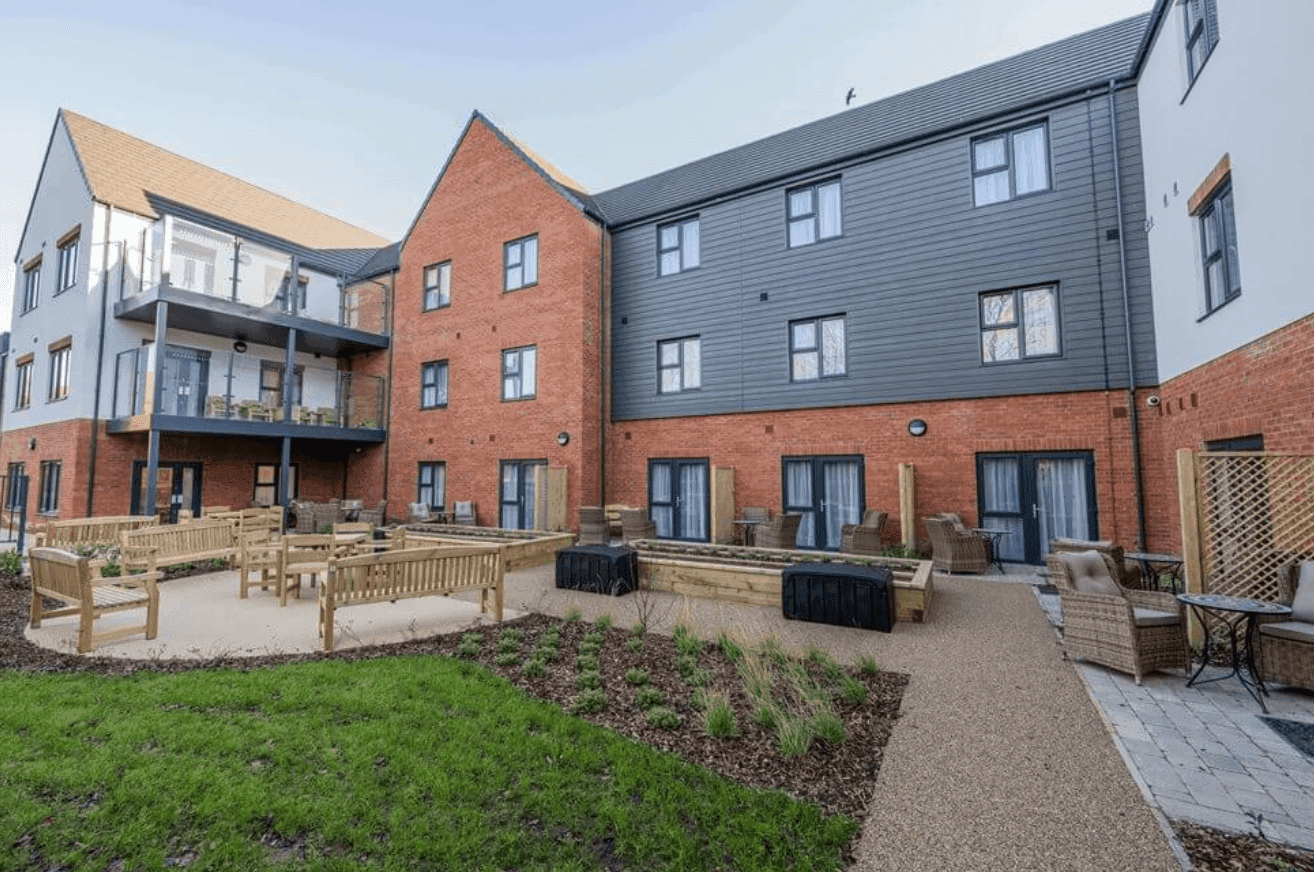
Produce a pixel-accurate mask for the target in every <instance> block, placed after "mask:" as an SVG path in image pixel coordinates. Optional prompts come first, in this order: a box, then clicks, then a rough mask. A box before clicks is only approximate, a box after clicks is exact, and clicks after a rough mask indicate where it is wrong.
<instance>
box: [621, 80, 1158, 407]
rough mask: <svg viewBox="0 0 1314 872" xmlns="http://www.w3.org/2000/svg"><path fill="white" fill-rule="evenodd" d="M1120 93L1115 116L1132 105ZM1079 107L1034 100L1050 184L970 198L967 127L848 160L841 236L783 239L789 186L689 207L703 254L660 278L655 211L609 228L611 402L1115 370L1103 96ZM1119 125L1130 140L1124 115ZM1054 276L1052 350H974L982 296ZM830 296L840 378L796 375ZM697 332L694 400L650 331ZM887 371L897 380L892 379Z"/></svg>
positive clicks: (1029, 380) (1135, 282)
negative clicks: (838, 326) (843, 334)
mask: <svg viewBox="0 0 1314 872" xmlns="http://www.w3.org/2000/svg"><path fill="white" fill-rule="evenodd" d="M1119 108H1120V110H1121V111H1120V113H1119V114H1120V121H1121V116H1123V115H1126V114H1127V113H1128V111H1129V109H1128V107H1126V106H1123V105H1120V107H1119ZM1130 111H1133V112H1134V109H1133V110H1130ZM1086 116H1087V113H1086V108H1085V106H1084V105H1077V106H1073V107H1066V108H1064V109H1061V110H1056V111H1054V112H1052V113H1049V114H1048V115H1046V117H1047V118H1048V119H1049V123H1050V133H1051V142H1052V165H1053V167H1054V173H1053V179H1054V188H1053V190H1052V191H1050V192H1047V193H1044V194H1041V195H1038V196H1034V197H1029V198H1024V199H1019V200H1015V201H1010V202H1007V203H1001V204H994V205H991V206H987V207H981V208H975V207H973V206H972V204H971V200H970V198H971V177H970V137H966V136H965V137H960V138H957V139H954V140H947V141H945V142H941V143H936V144H934V145H931V146H928V147H926V148H925V149H921V150H917V151H912V152H906V153H903V154H900V155H896V156H893V157H890V158H887V159H883V160H878V161H874V162H871V163H869V164H864V165H861V166H857V167H851V168H848V169H846V170H845V171H844V173H843V180H844V181H843V185H844V201H843V202H844V236H843V237H842V238H840V239H837V240H831V241H827V242H822V243H818V244H816V245H812V246H806V247H800V248H798V249H789V248H788V247H787V245H786V226H785V194H784V191H785V188H786V187H787V186H784V185H782V186H781V187H780V188H778V189H776V190H771V191H764V192H759V193H755V194H751V195H747V196H744V197H742V198H739V199H737V200H732V201H728V202H725V203H720V204H717V205H715V206H711V207H708V208H705V209H703V210H702V211H700V213H699V214H700V220H701V227H700V229H701V240H700V241H701V260H702V266H701V267H700V268H699V269H697V270H694V271H691V272H688V273H684V274H680V275H676V276H668V277H662V278H657V277H656V265H657V261H656V225H655V224H649V225H642V226H639V227H635V228H631V229H628V230H624V231H621V232H619V233H617V234H616V236H615V248H614V252H615V290H614V305H613V313H614V316H615V320H614V325H613V326H614V330H615V332H614V336H615V342H614V347H613V367H614V375H615V378H616V390H615V403H616V412H617V415H618V416H620V417H626V416H634V417H652V416H659V415H661V414H671V413H673V412H671V411H670V410H672V409H674V408H683V407H687V408H697V409H699V410H700V411H699V412H697V413H706V411H705V410H713V411H715V410H723V411H734V410H740V409H758V408H787V407H789V406H790V405H794V404H797V405H800V406H804V407H815V406H824V405H827V404H836V403H840V404H844V403H850V402H864V401H877V402H882V401H893V400H897V399H918V398H935V397H944V398H950V397H957V396H971V395H974V394H976V393H980V394H981V395H1001V394H1008V393H1018V392H1034V391H1040V390H1044V391H1049V390H1071V389H1094V388H1102V387H1104V386H1105V385H1106V384H1107V383H1109V382H1110V381H1111V380H1112V381H1114V382H1116V381H1118V380H1123V381H1125V378H1126V361H1125V360H1124V359H1123V355H1124V354H1125V347H1124V339H1123V332H1122V331H1123V317H1122V299H1121V286H1120V277H1119V263H1118V256H1119V246H1118V243H1117V241H1116V240H1114V241H1110V240H1108V239H1107V237H1106V231H1107V230H1108V229H1110V228H1112V227H1116V223H1117V216H1116V204H1115V203H1114V202H1113V199H1112V194H1113V187H1114V186H1113V183H1112V172H1111V170H1112V160H1111V157H1112V156H1111V154H1110V151H1109V144H1110V141H1111V140H1110V138H1109V134H1108V124H1107V120H1108V117H1107V105H1104V104H1102V103H1101V100H1099V99H1096V100H1094V101H1092V104H1091V112H1090V117H1091V122H1092V124H1093V125H1094V126H1093V128H1092V129H1090V130H1089V131H1087V129H1086ZM1130 130H1131V131H1132V132H1134V131H1135V129H1134V128H1130ZM1120 135H1121V136H1122V137H1124V138H1126V137H1127V136H1128V135H1129V128H1127V127H1125V126H1124V128H1123V130H1122V131H1120ZM1092 151H1093V152H1094V163H1093V164H1092V162H1091V152H1092ZM1092 169H1093V170H1094V179H1093V180H1092V178H1091V175H1092ZM919 174H920V175H919ZM1123 176H1124V179H1123V183H1124V184H1123V188H1124V196H1125V198H1134V199H1137V201H1138V202H1137V203H1130V202H1125V203H1124V206H1126V207H1128V208H1127V209H1126V212H1125V214H1124V226H1125V227H1128V228H1129V233H1128V234H1127V235H1128V236H1130V235H1132V234H1131V233H1130V230H1131V229H1133V228H1131V227H1130V225H1128V224H1127V223H1126V222H1127V220H1128V216H1129V215H1132V216H1134V215H1138V214H1143V207H1141V206H1140V205H1139V196H1140V194H1139V188H1138V187H1137V186H1135V185H1133V184H1130V183H1129V180H1128V170H1127V168H1126V167H1125V166H1124V168H1123ZM1140 236H1141V238H1140V239H1137V240H1135V241H1134V242H1128V244H1127V250H1128V252H1129V261H1128V266H1129V270H1128V277H1129V280H1130V282H1131V289H1130V294H1129V296H1130V297H1131V300H1132V303H1133V312H1134V313H1138V312H1149V311H1150V309H1149V294H1148V272H1147V269H1146V267H1145V264H1144V262H1142V264H1141V265H1140V266H1137V265H1136V264H1135V263H1134V262H1133V261H1132V259H1131V257H1130V253H1131V252H1132V251H1133V250H1134V249H1136V246H1140V249H1139V250H1140V251H1142V252H1144V250H1145V247H1144V239H1143V233H1142V234H1140ZM1050 281H1057V282H1058V283H1059V286H1060V319H1061V321H1060V327H1061V343H1062V349H1063V357H1062V358H1060V359H1057V360H1045V361H1032V362H1026V363H1024V364H1019V365H1008V366H995V367H990V366H983V365H982V364H981V361H980V351H979V342H980V329H979V321H978V319H979V313H978V303H977V294H979V293H980V292H981V291H984V290H994V289H1002V288H1008V287H1018V286H1024V285H1027V284H1038V283H1041V282H1050ZM762 293H766V294H767V295H768V300H767V301H766V302H763V301H761V300H760V298H759V297H760V294H762ZM841 311H842V312H845V313H847V315H848V318H849V336H848V349H847V350H848V361H849V373H850V375H849V377H847V378H845V379H841V380H836V381H834V382H823V383H819V384H811V385H795V384H791V383H790V382H789V381H788V376H789V364H788V322H789V321H790V320H791V319H796V318H804V317H815V316H819V315H824V314H830V313H834V312H841ZM622 318H623V319H625V321H626V323H625V324H622V323H621V319H622ZM1147 320H1148V319H1147ZM886 324H890V325H893V327H894V329H892V330H887V329H885V326H884V325H886ZM1148 331H1152V324H1149V323H1146V324H1145V325H1144V326H1142V325H1141V324H1139V323H1138V324H1137V343H1136V345H1137V352H1138V353H1137V358H1138V360H1137V370H1138V374H1142V373H1144V372H1145V371H1146V365H1147V363H1148V364H1149V366H1150V368H1151V369H1152V362H1153V344H1152V339H1150V340H1149V344H1148V346H1147V342H1146V338H1147V337H1148V335H1149V332H1148ZM691 334H698V335H701V336H703V343H704V344H703V375H702V384H703V389H702V390H701V391H699V392H697V396H696V398H694V397H693V396H679V397H675V398H672V397H662V396H658V395H657V394H656V377H657V373H656V346H655V342H656V341H657V340H658V339H661V338H674V337H675V336H680V335H691ZM891 374H897V376H898V381H899V383H900V384H899V385H895V386H892V385H890V384H889V383H888V382H889V381H890V378H889V376H890V375H891ZM1019 383H1021V385H1020V386H1019ZM660 410H667V411H664V412H663V411H660Z"/></svg>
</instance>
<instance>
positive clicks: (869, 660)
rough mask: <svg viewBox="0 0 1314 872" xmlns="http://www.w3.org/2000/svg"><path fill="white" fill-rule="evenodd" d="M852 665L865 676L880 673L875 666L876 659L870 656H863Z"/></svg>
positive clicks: (879, 669) (878, 668)
mask: <svg viewBox="0 0 1314 872" xmlns="http://www.w3.org/2000/svg"><path fill="white" fill-rule="evenodd" d="M854 663H855V665H856V666H857V667H858V669H860V670H861V671H862V672H863V673H864V674H865V675H875V674H876V673H878V672H880V671H881V668H880V667H879V666H877V665H876V658H875V657H873V656H871V655H870V654H863V655H862V656H860V657H859V658H858V659H857V660H856V661H854Z"/></svg>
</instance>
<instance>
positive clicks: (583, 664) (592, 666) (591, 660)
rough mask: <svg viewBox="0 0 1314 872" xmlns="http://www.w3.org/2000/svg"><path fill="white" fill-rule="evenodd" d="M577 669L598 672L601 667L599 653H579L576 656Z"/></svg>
mask: <svg viewBox="0 0 1314 872" xmlns="http://www.w3.org/2000/svg"><path fill="white" fill-rule="evenodd" d="M575 669H576V670H577V671H579V672H597V671H598V669H599V665H598V655H597V654H578V655H576V656H575Z"/></svg>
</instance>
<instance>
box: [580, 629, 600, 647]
mask: <svg viewBox="0 0 1314 872" xmlns="http://www.w3.org/2000/svg"><path fill="white" fill-rule="evenodd" d="M605 641H607V636H606V635H605V634H604V633H601V632H599V631H597V630H592V631H590V632H588V633H585V634H584V638H582V639H580V644H581V645H599V646H601V645H602V643H603V642H605Z"/></svg>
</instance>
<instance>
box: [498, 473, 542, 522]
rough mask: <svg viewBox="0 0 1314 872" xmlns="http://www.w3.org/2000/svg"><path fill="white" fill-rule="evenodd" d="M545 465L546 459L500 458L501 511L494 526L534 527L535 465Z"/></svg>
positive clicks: (535, 511) (536, 495) (536, 502)
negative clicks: (501, 459) (496, 524)
mask: <svg viewBox="0 0 1314 872" xmlns="http://www.w3.org/2000/svg"><path fill="white" fill-rule="evenodd" d="M539 466H542V467H545V468H546V467H547V461H546V460H503V461H502V470H501V471H502V476H501V479H502V485H501V495H500V501H501V512H500V515H499V518H498V526H500V527H502V528H503V529H506V530H537V529H538V526H537V525H538V493H537V488H536V486H535V480H536V479H535V476H534V468H535V467H539Z"/></svg>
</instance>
